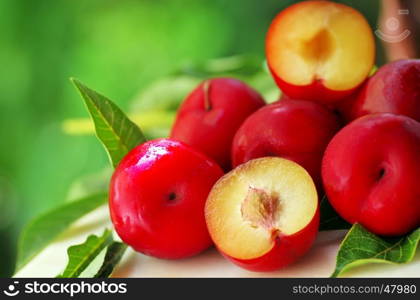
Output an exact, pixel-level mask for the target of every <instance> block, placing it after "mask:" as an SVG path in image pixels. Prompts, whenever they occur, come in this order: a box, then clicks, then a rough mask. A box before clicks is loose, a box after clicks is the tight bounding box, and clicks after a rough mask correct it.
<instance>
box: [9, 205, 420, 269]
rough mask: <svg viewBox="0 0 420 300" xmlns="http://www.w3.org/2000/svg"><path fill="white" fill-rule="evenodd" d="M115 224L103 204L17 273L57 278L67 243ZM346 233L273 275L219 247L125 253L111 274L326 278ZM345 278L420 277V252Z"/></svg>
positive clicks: (329, 236) (322, 239) (329, 235)
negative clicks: (178, 255)
mask: <svg viewBox="0 0 420 300" xmlns="http://www.w3.org/2000/svg"><path fill="white" fill-rule="evenodd" d="M105 227H109V228H111V224H110V222H109V216H108V208H107V207H101V208H99V209H97V210H95V211H94V212H92V213H90V214H89V215H87V216H85V217H84V218H82V219H80V220H79V221H78V222H76V223H75V224H74V225H73V226H72V227H71V228H70V230H69V231H68V232H66V233H65V234H64V235H63V236H61V237H60V238H59V239H58V240H57V241H56V242H54V243H53V244H51V245H50V246H48V247H47V248H46V249H45V250H44V251H42V252H41V253H40V254H39V255H38V256H37V257H36V258H35V259H34V260H32V261H31V262H30V263H29V264H28V265H26V266H25V267H24V268H23V269H22V270H21V271H19V272H18V273H17V274H16V277H55V276H56V275H57V274H59V273H60V272H62V271H63V269H64V267H65V265H66V262H67V251H66V250H67V247H68V246H70V245H74V244H78V243H82V242H83V241H84V240H85V239H86V237H87V235H88V234H91V233H95V234H101V233H102V232H103V230H104V228H105ZM343 235H344V233H343V232H341V231H331V232H321V233H320V234H319V236H318V238H317V241H316V243H315V245H314V246H313V247H312V249H311V251H310V252H309V253H308V254H306V255H305V256H304V257H303V258H302V259H301V260H299V261H298V262H297V263H295V264H293V265H290V266H288V267H286V268H284V269H282V270H280V271H277V272H273V273H253V272H248V271H246V270H243V269H241V268H239V267H237V266H235V265H233V264H231V263H230V262H229V261H227V260H226V259H224V258H223V257H222V256H221V255H220V254H218V253H217V251H216V250H215V249H213V248H212V249H209V250H207V251H205V252H204V253H202V254H200V255H197V256H195V257H192V258H189V259H183V260H160V259H156V258H152V257H147V256H145V255H142V254H139V253H136V252H134V251H132V250H129V251H127V253H126V254H125V255H124V258H123V261H122V262H121V263H120V265H119V267H118V268H117V269H116V270H115V272H114V274H113V277H328V276H329V275H330V274H331V273H332V272H333V270H334V266H335V257H336V254H337V251H338V247H339V243H340V241H341V240H342V238H343ZM343 275H344V276H346V277H419V276H420V252H418V253H417V255H416V257H415V258H414V261H412V262H411V263H408V264H404V265H393V264H369V265H364V266H360V267H357V268H354V269H351V270H350V271H348V272H346V273H344V274H343Z"/></svg>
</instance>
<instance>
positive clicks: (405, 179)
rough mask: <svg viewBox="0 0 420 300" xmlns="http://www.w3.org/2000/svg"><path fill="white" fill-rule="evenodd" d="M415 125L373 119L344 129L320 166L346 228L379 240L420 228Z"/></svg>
mask: <svg viewBox="0 0 420 300" xmlns="http://www.w3.org/2000/svg"><path fill="white" fill-rule="evenodd" d="M419 162H420V123H418V122H416V121H414V120H413V119H411V118H408V117H405V116H397V115H393V114H375V115H368V116H365V117H361V118H359V119H357V120H356V121H354V122H352V123H350V124H349V125H347V126H346V127H344V128H343V129H342V130H341V131H340V132H339V133H337V135H336V136H335V137H334V138H333V139H332V140H331V142H330V144H329V145H328V147H327V149H326V151H325V155H324V158H323V163H322V179H323V182H324V187H325V191H326V193H327V196H328V199H329V200H330V202H331V204H332V206H333V207H334V208H335V209H336V211H337V212H338V213H339V214H340V215H341V216H342V217H343V218H344V219H346V220H347V221H348V222H350V223H355V222H358V223H360V224H361V225H363V226H364V227H366V228H367V229H368V230H370V231H371V232H373V233H376V234H379V235H387V236H396V235H402V234H405V233H407V232H409V231H410V230H412V229H414V228H417V227H418V226H419V225H420V184H419V178H420V163H419Z"/></svg>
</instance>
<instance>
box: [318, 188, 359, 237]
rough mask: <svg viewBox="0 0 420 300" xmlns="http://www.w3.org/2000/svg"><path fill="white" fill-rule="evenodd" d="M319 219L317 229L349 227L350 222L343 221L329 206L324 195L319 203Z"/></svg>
mask: <svg viewBox="0 0 420 300" xmlns="http://www.w3.org/2000/svg"><path fill="white" fill-rule="evenodd" d="M320 210H321V220H320V223H319V230H321V231H322V230H339V229H349V228H350V227H351V224H349V223H347V222H346V221H344V220H343V219H342V218H341V217H340V216H339V215H338V214H337V212H336V211H335V210H334V208H333V207H332V206H331V204H330V202H329V201H328V199H327V197H326V196H324V197H323V198H322V200H321V204H320Z"/></svg>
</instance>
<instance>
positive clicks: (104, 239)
mask: <svg viewBox="0 0 420 300" xmlns="http://www.w3.org/2000/svg"><path fill="white" fill-rule="evenodd" d="M112 241H113V239H112V232H111V230H108V229H106V230H105V231H104V233H103V234H102V236H100V237H98V236H96V235H93V234H92V235H90V236H88V238H87V239H86V241H85V242H84V243H82V244H80V245H74V246H71V247H69V248H68V249H67V254H68V257H69V261H68V264H67V267H66V269H65V270H64V272H63V274H61V275H59V276H58V277H63V278H78V277H79V275H80V274H81V273H82V272H83V271H84V270H85V269H86V268H87V267H88V266H89V264H90V263H91V262H92V261H93V260H94V259H95V258H96V257H97V256H98V255H99V253H100V252H101V251H102V250H103V249H105V247H107V246H108V245H110V244H111V243H112Z"/></svg>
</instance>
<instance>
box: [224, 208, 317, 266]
mask: <svg viewBox="0 0 420 300" xmlns="http://www.w3.org/2000/svg"><path fill="white" fill-rule="evenodd" d="M319 216H320V213H319V207H318V208H317V211H316V213H315V215H314V217H313V219H312V220H311V222H309V224H308V225H307V226H306V227H305V228H303V229H302V230H300V231H298V232H296V233H295V234H292V235H289V236H287V235H281V234H280V235H279V236H278V237H277V238H276V240H275V245H274V247H273V248H272V249H271V250H270V251H269V252H268V253H266V254H264V255H263V256H261V257H258V258H254V259H248V260H244V259H236V258H234V257H231V256H229V255H227V254H225V253H223V252H221V253H222V254H223V256H225V257H226V258H227V259H229V260H230V261H232V262H233V263H234V264H236V265H238V266H240V267H242V268H244V269H247V270H250V271H254V272H271V271H276V270H278V269H281V268H283V267H285V266H287V265H290V264H292V263H294V262H295V261H297V260H298V259H299V258H301V257H302V256H303V255H304V254H305V253H307V252H308V251H309V249H310V248H311V246H312V245H313V243H314V241H315V238H316V236H317V234H318V228H319Z"/></svg>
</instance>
